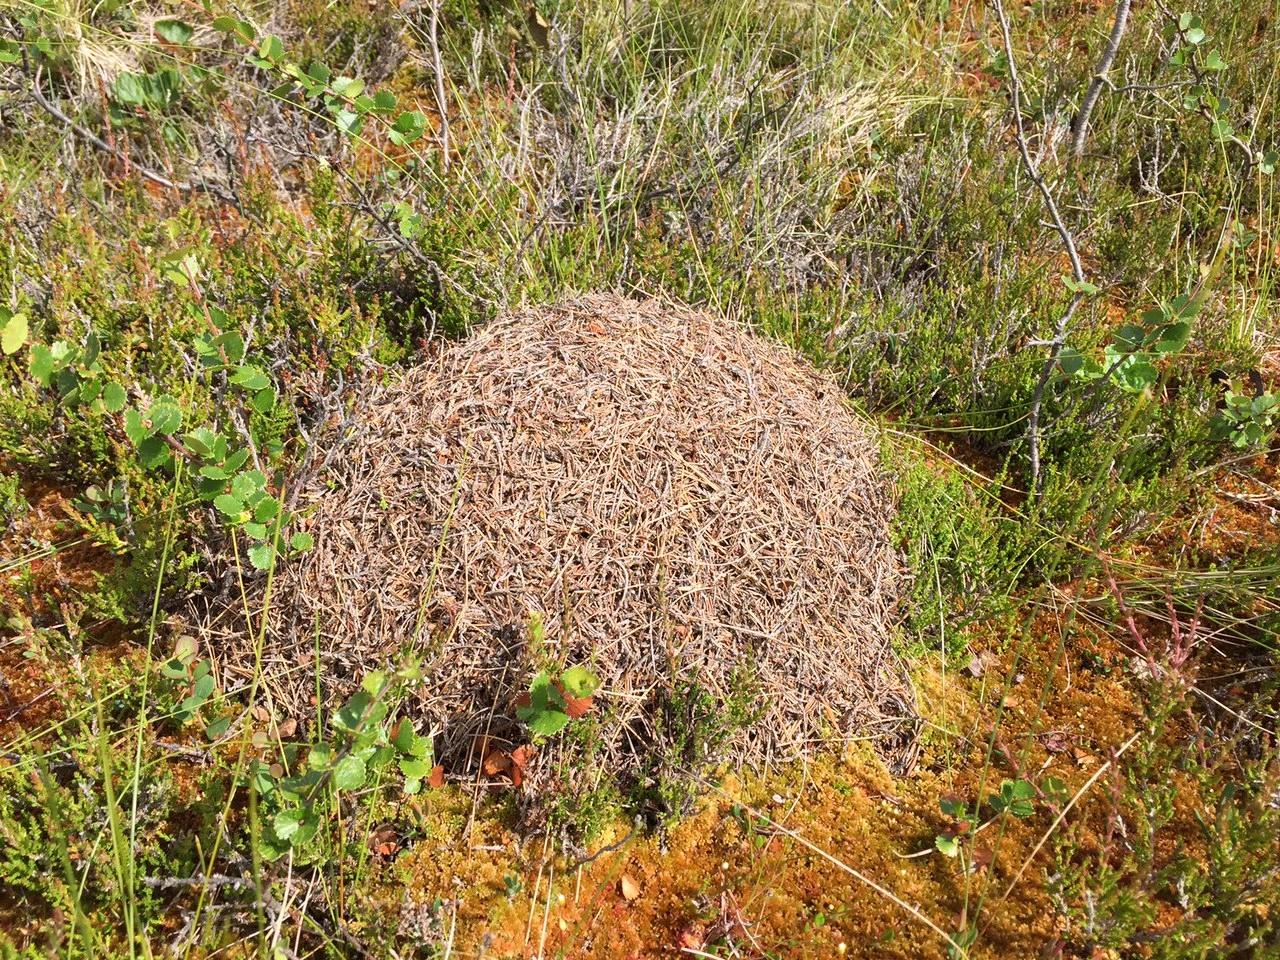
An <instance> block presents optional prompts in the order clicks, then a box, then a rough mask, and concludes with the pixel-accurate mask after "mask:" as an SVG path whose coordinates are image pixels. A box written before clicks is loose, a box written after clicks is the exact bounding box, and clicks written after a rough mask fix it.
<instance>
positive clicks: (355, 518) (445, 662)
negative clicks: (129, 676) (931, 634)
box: [220, 296, 916, 774]
mask: <svg viewBox="0 0 1280 960" xmlns="http://www.w3.org/2000/svg"><path fill="white" fill-rule="evenodd" d="M340 443H341V447H342V448H341V449H340V450H338V451H337V455H336V456H330V457H329V461H330V463H331V467H330V468H329V470H328V473H327V475H325V476H324V477H322V478H321V482H320V483H318V484H316V485H315V486H314V489H312V490H310V491H309V492H308V494H307V499H309V500H312V501H314V521H313V526H312V529H313V531H314V533H315V536H316V544H317V545H316V548H315V549H314V551H312V552H311V553H310V554H308V555H306V556H304V557H303V558H300V559H298V560H295V561H291V562H289V563H288V564H286V565H284V566H282V567H281V569H279V570H277V572H276V574H275V579H274V584H273V587H272V590H271V598H272V599H271V604H270V610H269V616H268V631H267V643H266V647H265V650H264V651H263V655H262V663H263V666H264V669H265V673H266V678H267V682H268V689H270V690H271V691H273V693H274V695H275V696H276V697H277V698H278V699H279V700H282V701H283V702H284V704H285V706H286V708H288V707H292V708H294V709H298V710H299V711H300V712H301V713H302V715H303V716H306V715H307V714H308V713H311V712H313V711H311V710H310V709H309V708H308V706H307V705H306V704H307V700H308V697H309V695H314V692H315V689H316V687H315V684H316V680H315V678H316V675H317V671H316V670H315V669H314V665H313V664H311V663H310V661H311V659H312V657H311V655H312V652H313V651H315V650H317V649H318V651H319V655H320V662H319V663H320V669H319V671H318V675H319V677H320V679H321V685H322V687H323V688H324V694H325V695H326V697H336V696H340V695H343V694H344V693H345V692H347V691H349V690H350V689H352V688H353V687H354V685H355V683H357V682H358V680H359V677H360V676H361V675H362V674H363V673H365V672H366V671H368V670H370V669H373V668H374V667H375V666H378V665H382V664H385V663H387V662H391V661H393V660H395V659H396V658H397V657H401V656H403V655H404V654H405V652H406V651H415V652H417V653H418V654H419V655H420V656H422V657H423V658H424V661H425V667H426V681H425V682H424V683H423V685H422V686H421V687H420V689H419V690H418V692H417V693H416V694H415V695H414V700H413V704H412V709H413V710H415V711H417V713H418V715H419V716H420V717H421V718H422V719H423V720H425V726H426V727H429V728H431V729H432V730H433V732H434V733H435V735H436V755H437V757H438V758H440V759H442V760H443V761H444V762H445V764H446V768H447V769H450V772H451V773H455V774H460V773H462V772H463V770H462V769H461V767H462V765H464V763H465V762H466V757H467V756H468V755H469V754H474V752H475V751H474V747H473V744H474V743H475V742H476V738H478V737H479V736H481V735H489V736H499V737H505V738H506V739H507V740H508V741H510V742H513V743H514V742H519V741H521V740H524V739H528V734H527V733H525V732H522V729H521V727H520V725H519V723H518V722H517V721H516V720H515V711H514V706H513V705H514V703H515V700H516V699H517V697H518V696H519V695H520V693H521V691H523V690H527V689H528V686H529V682H530V679H531V677H532V676H533V675H534V674H535V673H536V672H537V671H538V670H540V669H545V668H550V669H552V671H553V672H554V670H555V669H557V668H562V667H565V666H570V665H576V664H583V665H586V666H588V667H589V668H590V669H591V670H592V671H593V672H594V673H595V674H596V675H597V676H598V677H599V679H600V680H601V681H602V686H601V689H600V692H599V693H598V694H597V696H596V698H595V709H594V712H593V720H594V722H595V723H596V724H597V727H598V731H597V734H596V743H595V749H596V750H597V751H598V753H597V756H599V757H601V758H603V760H604V761H605V767H606V769H614V770H617V771H619V772H622V771H626V770H628V769H633V768H634V767H635V765H636V763H637V762H638V761H639V760H640V759H641V758H645V759H647V758H652V757H653V756H654V755H655V752H657V754H658V755H659V756H663V757H665V758H666V759H667V760H669V761H671V762H673V763H686V762H687V763H690V764H701V763H704V762H705V761H707V760H709V759H718V760H736V761H739V762H741V761H747V762H752V763H758V762H760V761H762V760H764V759H766V758H773V757H778V758H781V757H784V756H794V755H795V754H797V753H799V752H802V751H804V750H805V749H806V747H807V746H809V745H810V744H813V743H815V742H817V741H830V740H832V739H833V738H835V739H839V738H846V739H869V740H872V741H873V742H874V743H875V744H876V745H877V746H878V748H879V749H880V750H881V751H882V752H883V754H884V756H885V757H886V759H887V760H888V761H889V762H890V763H891V765H901V764H903V763H905V762H906V758H907V756H908V755H909V754H910V745H911V743H912V741H913V732H914V725H915V720H916V713H915V706H914V697H913V695H912V693H911V690H910V686H909V682H908V680H907V678H906V676H905V674H904V671H903V670H902V668H901V665H900V664H899V662H898V661H897V659H896V658H895V657H894V655H893V653H892V650H891V648H890V644H889V629H890V623H891V620H892V615H893V609H894V606H895V603H896V601H897V599H898V595H899V587H900V573H899V567H898V563H897V557H896V556H895V552H894V549H893V547H892V545H891V540H890V529H889V523H890V519H891V515H892V498H891V494H890V489H889V485H888V483H887V480H886V477H885V475H884V474H883V472H882V470H881V466H880V463H879V459H878V455H877V448H876V443H875V440H874V438H873V436H872V434H871V432H870V431H869V429H868V427H867V426H866V425H865V424H864V423H863V422H862V421H860V420H859V419H858V418H857V417H856V416H855V415H854V414H853V412H852V411H851V410H849V409H848V407H847V405H846V402H845V400H844V398H843V395H842V392H841V391H840V390H839V389H838V387H836V386H835V385H834V384H832V383H831V382H830V381H829V380H827V379H826V378H825V377H823V376H822V375H820V374H819V373H818V372H816V371H815V370H814V369H813V368H812V367H810V366H808V365H806V364H805V363H803V362H802V361H800V360H798V359H797V358H796V357H794V356H793V355H792V354H791V353H789V352H788V351H787V350H785V349H783V348H781V347H779V346H777V345H775V344H773V343H770V342H767V341H765V340H763V339H761V338H759V337H757V336H755V335H753V334H752V333H750V332H748V331H746V330H744V329H743V328H741V327H740V326H738V325H736V324H735V323H733V322H731V321H729V320H726V319H724V318H720V317H714V316H711V315H709V314H707V313H702V312H698V311H694V310H691V309H688V308H685V307H680V306H675V305H672V304H669V303H663V302H658V301H646V302H636V301H632V300H626V299H620V298H616V297H608V296H592V297H586V298H583V299H578V300H574V301H570V302H565V303H561V304H559V305H556V306H551V307H539V308H536V309H529V310H524V311H521V312H513V313H510V314H508V315H505V316H503V317H500V318H499V319H497V320H495V321H494V322H492V323H490V324H488V325H487V326H485V327H484V328H483V329H481V330H479V331H478V332H476V333H475V334H474V335H473V336H471V337H469V338H468V339H466V340H465V341H462V342H459V343H457V344H454V345H451V346H450V347H448V348H447V349H445V350H443V351H442V352H441V354H440V355H439V356H438V357H437V358H435V359H433V360H431V361H430V362H428V363H427V364H425V365H423V366H420V367H417V368H415V369H412V370H410V371H408V372H407V373H405V374H404V375H403V376H402V377H401V378H400V379H398V380H397V381H396V382H394V383H392V384H390V385H388V386H385V387H381V388H378V389H377V390H376V391H374V392H373V393H372V394H371V395H370V396H369V398H368V400H367V404H366V406H365V409H364V410H363V412H362V413H361V415H360V416H359V418H358V426H357V427H356V428H355V429H354V430H353V431H351V433H350V434H349V435H348V436H347V437H345V438H344V439H343V440H341V441H340ZM255 602H256V603H258V604H259V608H260V604H261V600H260V599H259V600H257V601H255ZM534 614H538V615H540V616H541V619H542V622H543V624H544V630H545V633H544V639H543V640H542V641H541V643H539V644H536V645H534V644H531V643H530V631H529V629H528V624H529V622H530V618H531V616H533V615H534ZM220 646H221V649H222V650H223V651H224V662H225V663H226V665H227V666H228V667H229V668H230V669H231V670H232V671H234V670H236V669H237V668H238V669H240V670H242V671H243V670H244V669H246V668H247V667H248V666H249V665H250V664H252V663H253V658H252V654H251V652H250V651H251V649H252V644H251V641H250V640H249V639H248V637H247V635H246V634H245V633H244V632H241V633H240V634H237V633H236V632H235V631H232V632H231V633H230V635H229V636H228V637H227V638H226V642H225V643H222V644H220ZM534 646H536V647H537V648H536V649H534V648H533V647H534ZM237 665H238V667H237ZM748 701H749V702H750V703H751V704H752V705H753V708H754V709H755V710H756V711H757V714H758V715H757V716H756V717H755V718H754V720H752V722H750V723H747V724H745V725H744V726H742V727H741V728H740V729H734V728H732V727H731V725H730V724H729V723H728V722H727V716H728V714H727V712H726V711H727V709H728V705H730V704H736V705H738V706H739V707H741V706H742V705H743V704H744V703H745V702H748ZM738 719H739V720H741V719H742V712H741V711H739V714H738ZM695 728H696V729H697V730H698V731H699V734H698V736H697V737H692V738H691V737H690V736H689V732H690V730H691V729H695ZM721 734H724V735H725V737H724V739H723V740H721V741H720V742H718V743H716V740H717V738H718V737H719V736H720V735H721ZM707 744H714V746H715V748H716V752H717V754H718V756H716V757H708V756H705V755H703V754H704V753H705V752H706V747H707ZM450 763H452V764H453V767H452V768H449V764H450Z"/></svg>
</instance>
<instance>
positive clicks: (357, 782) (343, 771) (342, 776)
mask: <svg viewBox="0 0 1280 960" xmlns="http://www.w3.org/2000/svg"><path fill="white" fill-rule="evenodd" d="M362 786H364V761H363V760H361V759H360V758H359V757H358V756H356V755H355V754H347V756H345V757H343V758H342V759H341V760H339V761H338V762H337V763H335V764H334V765H333V787H334V789H335V790H358V789H359V788H360V787H362Z"/></svg>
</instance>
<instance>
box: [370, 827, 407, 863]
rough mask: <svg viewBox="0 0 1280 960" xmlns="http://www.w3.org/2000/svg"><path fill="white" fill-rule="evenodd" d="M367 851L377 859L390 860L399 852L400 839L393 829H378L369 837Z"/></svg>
mask: <svg viewBox="0 0 1280 960" xmlns="http://www.w3.org/2000/svg"><path fill="white" fill-rule="evenodd" d="M369 850H370V851H371V852H372V853H374V854H376V855H377V856H379V857H384V858H391V857H394V856H395V855H396V853H397V852H398V851H399V850H400V838H399V836H397V834H396V831H395V828H394V827H379V828H378V829H377V830H375V831H373V833H372V834H371V835H370V836H369Z"/></svg>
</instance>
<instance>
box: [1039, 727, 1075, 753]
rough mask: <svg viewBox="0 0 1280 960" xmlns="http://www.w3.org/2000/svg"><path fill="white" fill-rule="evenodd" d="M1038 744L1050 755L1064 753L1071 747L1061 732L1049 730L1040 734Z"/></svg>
mask: <svg viewBox="0 0 1280 960" xmlns="http://www.w3.org/2000/svg"><path fill="white" fill-rule="evenodd" d="M1040 743H1041V744H1043V746H1044V748H1045V749H1046V750H1048V751H1049V752H1050V753H1066V752H1067V750H1068V749H1070V747H1071V741H1070V740H1068V739H1067V735H1066V734H1065V733H1063V732H1062V731H1061V730H1050V731H1048V732H1047V733H1042V734H1040Z"/></svg>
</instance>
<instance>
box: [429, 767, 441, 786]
mask: <svg viewBox="0 0 1280 960" xmlns="http://www.w3.org/2000/svg"><path fill="white" fill-rule="evenodd" d="M427 786H429V787H435V788H437V789H439V788H440V787H443V786H444V767H442V766H441V765H440V764H438V763H437V764H436V765H435V766H434V767H432V768H431V773H430V774H428V776H427Z"/></svg>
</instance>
